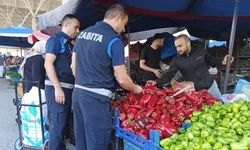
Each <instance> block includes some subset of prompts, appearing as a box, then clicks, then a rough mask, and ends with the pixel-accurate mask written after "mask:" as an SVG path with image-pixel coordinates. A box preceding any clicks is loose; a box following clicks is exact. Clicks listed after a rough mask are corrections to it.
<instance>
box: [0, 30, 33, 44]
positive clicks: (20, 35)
mask: <svg viewBox="0 0 250 150" xmlns="http://www.w3.org/2000/svg"><path fill="white" fill-rule="evenodd" d="M32 32H33V31H32V30H31V29H29V28H26V27H23V26H17V27H9V28H2V29H0V46H12V47H21V48H28V47H31V46H32V45H31V44H29V43H28V36H29V35H31V34H32Z"/></svg>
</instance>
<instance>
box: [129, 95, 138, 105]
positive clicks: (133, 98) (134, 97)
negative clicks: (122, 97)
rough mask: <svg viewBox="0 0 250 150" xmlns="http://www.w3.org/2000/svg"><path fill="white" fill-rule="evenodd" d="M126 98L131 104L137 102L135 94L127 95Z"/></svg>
mask: <svg viewBox="0 0 250 150" xmlns="http://www.w3.org/2000/svg"><path fill="white" fill-rule="evenodd" d="M128 99H129V103H130V104H131V105H136V104H137V103H138V100H137V97H136V96H135V95H130V96H128Z"/></svg>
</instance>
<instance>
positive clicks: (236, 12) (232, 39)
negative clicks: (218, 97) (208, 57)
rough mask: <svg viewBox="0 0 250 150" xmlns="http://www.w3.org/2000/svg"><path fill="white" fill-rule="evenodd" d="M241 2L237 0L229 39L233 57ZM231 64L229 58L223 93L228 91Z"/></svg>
mask: <svg viewBox="0 0 250 150" xmlns="http://www.w3.org/2000/svg"><path fill="white" fill-rule="evenodd" d="M239 3H240V0H235V5H234V15H233V22H232V28H231V34H230V41H229V52H228V55H229V57H231V56H232V53H233V47H234V39H235V31H236V25H237V19H238V14H239ZM230 65H231V64H230V63H229V59H228V61H227V68H226V75H225V81H224V86H223V93H226V92H227V82H228V76H229V71H230Z"/></svg>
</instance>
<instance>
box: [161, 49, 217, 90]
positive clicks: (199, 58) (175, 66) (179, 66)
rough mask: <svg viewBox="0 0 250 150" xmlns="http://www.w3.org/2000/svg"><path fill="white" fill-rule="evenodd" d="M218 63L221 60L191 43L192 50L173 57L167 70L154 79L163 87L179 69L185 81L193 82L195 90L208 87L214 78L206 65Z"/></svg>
mask: <svg viewBox="0 0 250 150" xmlns="http://www.w3.org/2000/svg"><path fill="white" fill-rule="evenodd" d="M220 64H221V60H218V59H216V58H215V57H213V56H211V55H209V54H207V53H206V51H205V50H204V49H203V48H202V47H197V46H194V45H192V50H191V51H190V53H189V54H184V55H182V56H176V57H174V58H173V60H172V62H171V64H170V68H169V70H168V71H167V72H166V73H165V74H164V75H163V76H162V78H161V79H158V80H156V84H157V86H159V87H163V86H164V85H165V84H168V83H169V82H170V81H171V79H172V78H173V77H174V75H175V73H176V72H177V71H178V70H180V72H181V74H182V76H183V78H184V80H185V81H192V82H194V86H195V89H196V90H200V89H209V88H210V86H211V85H212V84H213V81H214V79H213V78H212V76H211V75H210V73H209V72H208V66H212V67H216V66H219V65H220Z"/></svg>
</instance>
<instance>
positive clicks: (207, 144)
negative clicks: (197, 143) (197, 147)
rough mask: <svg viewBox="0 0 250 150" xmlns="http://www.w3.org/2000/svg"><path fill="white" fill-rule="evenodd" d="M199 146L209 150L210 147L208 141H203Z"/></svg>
mask: <svg viewBox="0 0 250 150" xmlns="http://www.w3.org/2000/svg"><path fill="white" fill-rule="evenodd" d="M201 148H202V149H204V150H210V149H212V147H211V145H210V144H209V143H208V142H205V143H203V144H202V145H201Z"/></svg>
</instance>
